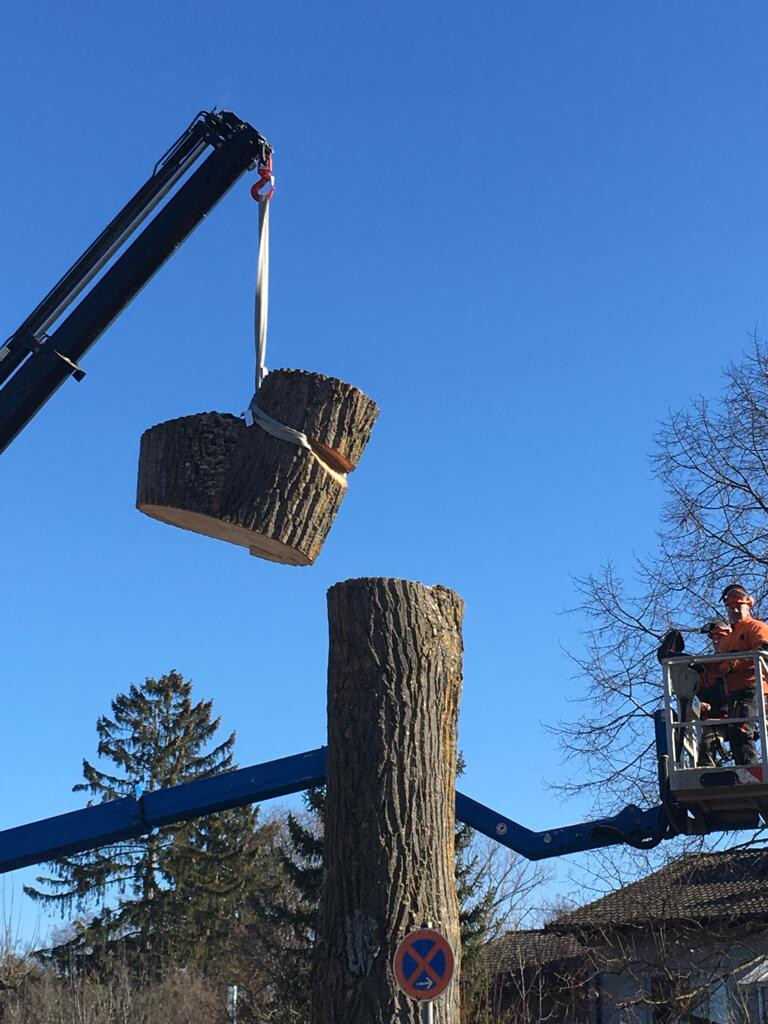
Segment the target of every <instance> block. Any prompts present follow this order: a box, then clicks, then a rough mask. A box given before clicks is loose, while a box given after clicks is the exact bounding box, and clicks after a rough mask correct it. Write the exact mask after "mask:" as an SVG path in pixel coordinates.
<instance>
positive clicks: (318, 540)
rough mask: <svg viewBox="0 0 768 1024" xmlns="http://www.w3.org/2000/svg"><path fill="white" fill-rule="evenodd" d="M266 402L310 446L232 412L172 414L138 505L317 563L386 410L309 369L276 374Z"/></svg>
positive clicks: (148, 451)
mask: <svg viewBox="0 0 768 1024" xmlns="http://www.w3.org/2000/svg"><path fill="white" fill-rule="evenodd" d="M258 401H259V406H260V408H261V409H263V411H264V412H266V413H267V414H268V415H269V416H272V417H273V419H276V420H278V421H279V422H280V423H283V424H285V425H286V426H288V427H292V428H293V429H294V430H299V431H301V432H302V433H304V434H306V435H307V438H308V440H309V443H310V445H311V449H310V450H308V449H306V448H302V447H299V446H298V445H295V444H293V443H291V442H290V441H285V440H282V439H281V438H277V437H273V436H272V435H271V434H268V433H267V432H266V431H265V430H263V429H262V427H260V426H259V425H258V424H254V425H253V426H251V427H247V426H246V425H245V423H244V421H243V420H242V419H240V418H238V417H237V416H232V415H229V414H227V413H217V412H208V413H199V414H198V415H195V416H183V417H181V418H180V419H175V420H169V421H168V422H167V423H160V424H158V425H157V426H155V427H150V428H149V430H146V431H145V432H144V434H143V436H142V438H141V452H140V455H139V482H138V494H137V499H136V506H137V508H139V509H140V510H141V511H142V512H144V513H146V515H148V516H152V518H154V519H159V520H160V521H161V522H164V523H170V524H172V525H173V526H180V527H182V529H185V530H191V531H193V532H194V533H201V534H205V535H206V536H208V537H215V538H217V539H218V540H224V541H228V542H229V543H230V544H239V545H241V546H242V547H247V548H248V549H249V550H250V552H251V554H252V555H257V556H259V557H260V558H266V559H269V560H270V561H273V562H282V563H283V564H285V565H311V564H312V563H313V562H314V561H315V559H316V558H317V555H318V554H319V552H320V549H321V548H322V546H323V543H324V541H325V538H326V537H327V535H328V532H329V530H330V528H331V524H332V523H333V520H334V518H335V516H336V513H337V512H338V510H339V506H340V505H341V501H342V499H343V497H344V494H345V492H346V489H347V474H348V473H349V472H351V471H352V470H353V469H354V468H355V466H356V465H357V463H358V462H359V460H360V457H361V455H362V453H363V450H364V448H365V446H366V444H367V443H368V439H369V437H370V435H371V429H372V427H373V423H374V421H375V419H376V417H377V416H378V412H379V410H378V407H377V406H376V403H375V402H373V401H372V400H371V399H370V398H368V396H367V395H365V394H363V392H362V391H359V390H358V389H357V388H355V387H352V385H351V384H345V383H344V382H343V381H340V380H336V379H334V378H333V377H325V376H323V375H322V374H319V373H307V372H305V371H303V370H274V371H273V372H272V373H270V374H268V375H267V376H266V378H265V379H264V383H263V384H262V386H261V388H260V390H259V395H258Z"/></svg>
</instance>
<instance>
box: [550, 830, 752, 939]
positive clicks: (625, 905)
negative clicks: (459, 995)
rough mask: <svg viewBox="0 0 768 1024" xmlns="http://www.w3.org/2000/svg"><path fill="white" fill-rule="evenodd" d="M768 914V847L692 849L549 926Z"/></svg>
mask: <svg viewBox="0 0 768 1024" xmlns="http://www.w3.org/2000/svg"><path fill="white" fill-rule="evenodd" d="M755 917H768V849H747V850H726V851H723V852H721V853H706V854H690V855H688V856H685V857H681V858H680V859H679V860H676V861H673V862H672V863H671V864H667V865H666V866H665V867H663V868H660V869H659V870H658V871H654V872H653V874H650V875H647V876H646V877H645V878H641V879H640V881H639V882H634V883H632V884H631V885H626V886H624V887H623V888H621V889H618V890H617V891H616V892H612V893H609V894H608V895H607V896H603V897H601V898H600V899H599V900H594V901H593V902H592V903H587V904H585V905H584V906H583V907H579V908H578V910H574V911H571V912H570V913H568V914H563V915H562V916H561V917H559V918H558V919H557V920H556V921H553V922H552V923H551V924H549V925H547V931H554V932H558V933H564V932H566V933H567V932H572V931H578V930H581V929H583V928H605V927H612V928H615V927H620V926H622V925H639V924H652V923H654V922H661V921H666V922H669V921H696V922H699V923H703V922H706V921H709V922H717V923H720V924H727V923H729V922H730V921H732V920H735V919H739V920H744V919H745V918H755Z"/></svg>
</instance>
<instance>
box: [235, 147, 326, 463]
mask: <svg viewBox="0 0 768 1024" xmlns="http://www.w3.org/2000/svg"><path fill="white" fill-rule="evenodd" d="M259 172H260V174H261V178H260V180H259V181H258V182H257V183H256V184H255V185H254V186H253V188H252V189H251V195H252V196H253V197H254V199H255V200H256V201H257V202H258V204H259V256H258V265H257V269H256V303H255V307H254V329H255V334H256V391H255V393H254V396H253V398H252V399H251V403H250V405H249V406H248V408H247V409H246V410H245V414H244V416H245V423H246V426H248V427H252V426H253V425H254V423H256V424H258V425H259V426H260V427H261V429H262V430H266V432H267V433H268V434H272V436H273V437H278V438H280V439H281V440H283V441H290V442H291V444H295V445H298V446H299V447H300V448H307V449H309V450H310V451H311V450H312V449H311V445H310V443H309V440H308V438H307V435H306V434H303V433H302V432H301V431H300V430H294V429H293V428H292V427H287V426H286V425H285V424H284V423H280V421H279V420H276V419H275V418H274V417H273V416H270V415H269V414H268V413H266V412H264V410H263V409H261V408H260V407H259V405H258V402H257V401H256V399H257V396H258V394H259V388H260V387H261V385H262V383H263V381H264V378H265V377H266V375H267V372H268V371H267V367H266V358H267V320H268V316H269V207H270V205H271V204H270V199H271V198H272V195H273V193H274V191H275V179H274V177H273V175H272V158H271V157H270V158H269V160H268V161H267V163H265V164H260V165H259ZM267 183H268V184H269V188H268V189H267V191H266V192H264V193H262V192H260V191H259V189H260V188H261V186H262V185H265V184H267Z"/></svg>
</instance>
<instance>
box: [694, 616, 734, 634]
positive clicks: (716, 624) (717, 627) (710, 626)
mask: <svg viewBox="0 0 768 1024" xmlns="http://www.w3.org/2000/svg"><path fill="white" fill-rule="evenodd" d="M699 632H700V633H706V634H707V636H709V635H710V634H711V633H730V632H731V627H730V626H729V624H728V623H727V622H726V621H725V619H724V618H723V617H722V615H716V616H715V617H714V619H708V620H707V621H706V622H705V623H704V625H703V626H702V627H701V629H700V630H699Z"/></svg>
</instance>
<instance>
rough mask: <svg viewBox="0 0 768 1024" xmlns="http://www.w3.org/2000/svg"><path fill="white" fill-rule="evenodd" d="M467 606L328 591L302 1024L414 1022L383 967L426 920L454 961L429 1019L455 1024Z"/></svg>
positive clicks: (370, 585) (364, 584) (398, 593)
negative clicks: (311, 964)
mask: <svg viewBox="0 0 768 1024" xmlns="http://www.w3.org/2000/svg"><path fill="white" fill-rule="evenodd" d="M463 607H464V605H463V602H462V600H461V598H460V597H459V596H458V595H457V594H455V593H454V592H453V591H451V590H448V589H447V588H445V587H440V586H436V587H427V586H423V585H422V584H420V583H409V582H407V581H404V580H395V579H358V580H347V581H346V582H345V583H337V584H336V585H335V586H334V587H332V588H331V589H330V591H329V592H328V614H329V621H330V652H329V659H328V796H327V802H326V814H325V839H324V851H325V872H324V874H325V889H324V895H323V899H322V903H321V909H320V923H319V928H318V935H319V941H318V950H317V959H316V965H315V973H314V980H313V988H312V1015H311V1020H312V1024H331V1022H332V1024H363V1022H365V1024H392V1022H394V1021H397V1022H409V1024H417V1022H418V1021H419V1020H420V1013H421V1011H420V1008H419V1005H418V1004H417V1003H416V1002H415V1001H414V1000H413V999H409V998H408V997H407V996H405V994H404V993H403V992H401V991H400V989H399V988H398V987H397V985H396V982H395V980H394V976H393V973H392V960H393V957H394V953H395V950H396V948H397V945H398V943H399V942H400V941H401V940H402V939H403V938H404V937H405V935H406V934H407V933H408V932H410V931H413V930H415V929H417V928H420V927H422V926H423V925H424V924H425V922H431V923H432V926H433V927H434V928H435V929H437V930H438V931H440V932H442V933H443V934H444V935H445V936H446V937H447V938H448V939H449V941H450V943H451V945H452V946H453V949H454V953H455V956H456V973H455V975H454V981H453V983H452V985H451V986H450V988H449V989H448V990H447V991H446V992H445V993H444V994H443V995H441V996H440V997H439V998H438V999H437V1000H436V1002H435V1004H434V1020H435V1021H436V1022H437V1024H458V1021H459V987H458V971H459V962H460V946H459V912H458V904H457V898H456V880H455V869H454V823H455V795H454V794H455V782H456V736H457V722H458V711H459V695H460V692H461V672H462V636H461V619H462V614H463Z"/></svg>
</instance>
